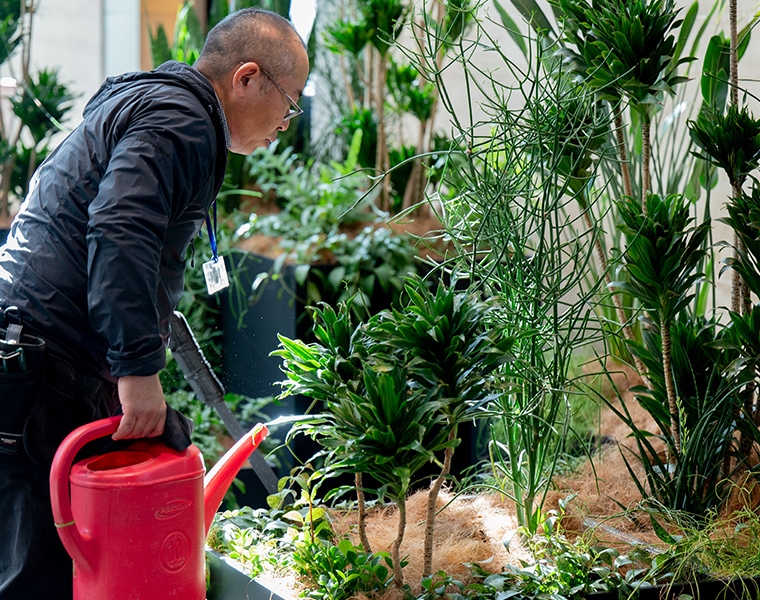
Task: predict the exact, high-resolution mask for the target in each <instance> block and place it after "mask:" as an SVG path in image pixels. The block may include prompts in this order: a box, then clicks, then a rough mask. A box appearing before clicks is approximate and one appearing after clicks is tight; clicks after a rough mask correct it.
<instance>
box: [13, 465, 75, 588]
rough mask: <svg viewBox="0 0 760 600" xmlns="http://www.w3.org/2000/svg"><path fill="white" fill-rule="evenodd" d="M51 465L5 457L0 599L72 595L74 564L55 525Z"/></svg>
mask: <svg viewBox="0 0 760 600" xmlns="http://www.w3.org/2000/svg"><path fill="white" fill-rule="evenodd" d="M49 478H50V468H49V467H43V466H40V465H38V464H36V463H34V462H33V461H32V460H31V459H30V458H29V456H27V454H26V453H21V454H17V455H14V456H5V455H0V599H1V600H38V599H39V600H42V599H43V598H44V599H45V600H52V599H56V600H57V599H59V598H60V599H69V598H71V597H72V562H71V559H70V558H69V555H68V554H66V550H64V548H63V544H62V543H61V539H60V538H59V537H58V532H57V531H56V528H55V525H54V524H53V513H52V511H51V508H50V482H49Z"/></svg>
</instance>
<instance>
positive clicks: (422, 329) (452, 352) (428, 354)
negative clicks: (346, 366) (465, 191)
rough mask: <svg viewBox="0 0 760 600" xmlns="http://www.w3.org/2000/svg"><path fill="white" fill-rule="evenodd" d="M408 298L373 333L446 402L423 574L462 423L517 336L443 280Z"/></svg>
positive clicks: (416, 381)
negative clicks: (442, 447) (445, 437)
mask: <svg viewBox="0 0 760 600" xmlns="http://www.w3.org/2000/svg"><path fill="white" fill-rule="evenodd" d="M405 291H406V295H407V296H408V298H409V301H408V303H404V308H403V310H394V311H393V312H392V314H390V315H389V318H387V319H385V320H383V321H382V322H380V324H379V327H378V330H377V331H375V332H370V335H372V336H374V337H376V338H377V339H378V341H381V342H382V343H384V344H387V345H388V347H390V348H393V349H394V353H395V355H396V357H397V360H398V361H399V362H400V363H401V364H406V366H407V369H408V373H409V377H410V380H411V381H412V382H413V385H414V386H415V387H416V388H419V389H421V390H423V391H424V392H425V394H426V395H427V397H428V398H429V399H431V400H435V401H436V402H441V411H442V413H443V414H444V416H445V418H446V421H447V424H448V430H449V438H448V444H447V446H446V449H445V452H444V461H443V468H442V469H441V472H440V474H439V476H438V477H437V478H436V480H435V482H434V484H433V485H432V487H431V488H430V492H429V494H428V505H427V519H426V530H425V544H424V560H423V569H422V576H423V577H427V576H429V575H430V574H431V572H432V561H433V535H434V530H435V513H436V501H437V499H438V495H439V493H440V490H441V487H442V485H443V482H444V479H445V478H446V476H447V475H448V474H449V473H450V470H451V460H452V457H453V455H454V447H455V445H456V444H457V443H458V439H457V428H458V426H459V424H460V423H462V422H463V421H465V420H467V419H473V418H476V417H477V416H480V414H479V413H481V412H482V411H481V409H482V406H483V405H484V404H485V403H486V402H488V400H489V398H491V396H492V394H493V393H494V392H493V389H492V385H491V384H490V376H491V375H492V374H493V373H494V371H496V370H497V369H498V368H499V366H500V365H501V364H503V363H504V362H506V361H507V360H508V359H509V354H508V352H509V350H510V348H511V347H512V344H513V340H512V339H511V338H506V337H503V336H502V335H501V333H500V332H499V331H498V330H496V329H494V328H493V327H492V326H490V325H491V324H490V322H489V319H490V315H491V312H492V310H493V307H492V306H490V305H489V304H488V303H486V302H483V301H481V300H479V299H478V298H477V297H476V296H474V295H470V294H465V293H462V292H457V291H456V289H455V288H454V287H447V286H445V285H444V284H443V282H440V283H439V285H438V286H437V289H436V291H435V292H432V291H430V290H429V289H428V287H427V286H426V284H425V283H424V282H422V281H421V280H419V279H411V280H409V281H408V284H407V286H406V290H405Z"/></svg>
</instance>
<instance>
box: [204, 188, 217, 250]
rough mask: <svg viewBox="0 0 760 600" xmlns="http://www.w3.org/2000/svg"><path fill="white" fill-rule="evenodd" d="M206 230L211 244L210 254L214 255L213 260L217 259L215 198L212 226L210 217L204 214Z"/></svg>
mask: <svg viewBox="0 0 760 600" xmlns="http://www.w3.org/2000/svg"><path fill="white" fill-rule="evenodd" d="M206 230H207V231H208V241H209V243H210V244H211V254H212V256H213V257H214V262H216V261H217V260H219V257H218V256H217V254H216V235H215V232H216V200H214V226H213V228H212V226H211V217H210V216H209V215H206Z"/></svg>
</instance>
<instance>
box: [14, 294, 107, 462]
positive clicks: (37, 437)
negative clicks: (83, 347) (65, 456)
mask: <svg viewBox="0 0 760 600" xmlns="http://www.w3.org/2000/svg"><path fill="white" fill-rule="evenodd" d="M0 316H2V320H1V321H0V325H3V326H2V327H0V454H21V453H22V452H26V454H27V455H28V456H29V457H30V458H31V459H32V460H33V461H34V462H35V463H37V464H39V465H43V466H49V465H50V464H51V463H52V461H53V456H55V451H56V450H57V449H58V446H59V445H60V444H61V442H62V441H63V440H64V438H65V437H66V436H67V435H68V434H69V433H71V432H72V431H73V430H74V429H76V428H77V427H79V426H80V425H84V424H85V423H89V422H90V421H94V420H96V419H100V418H103V417H106V416H109V414H110V407H109V405H108V404H107V402H106V399H105V396H107V395H108V391H109V390H110V388H109V390H106V389H105V388H104V382H103V380H102V379H101V378H99V377H93V376H89V375H85V374H84V373H82V372H80V371H79V370H78V369H76V368H75V367H74V366H73V365H72V364H71V363H69V362H68V361H67V360H66V359H64V358H62V357H60V356H57V355H55V354H54V353H52V352H51V351H50V350H49V348H47V344H46V342H45V340H44V339H42V338H40V337H37V336H34V335H31V334H29V333H27V332H25V331H24V327H23V325H22V323H21V319H20V316H19V312H18V309H16V308H15V307H10V308H6V309H5V310H4V311H2V313H0Z"/></svg>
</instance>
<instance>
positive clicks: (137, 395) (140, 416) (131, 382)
mask: <svg viewBox="0 0 760 600" xmlns="http://www.w3.org/2000/svg"><path fill="white" fill-rule="evenodd" d="M118 386H119V400H120V401H121V409H122V411H123V412H124V416H123V417H122V418H121V423H120V424H119V428H118V429H117V430H116V433H114V434H113V439H114V440H121V439H129V438H145V437H157V436H159V435H161V434H162V433H163V432H164V424H165V423H166V401H165V400H164V391H163V389H162V388H161V382H160V381H159V379H158V374H156V375H149V376H147V377H137V376H128V377H120V378H119V382H118Z"/></svg>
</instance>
